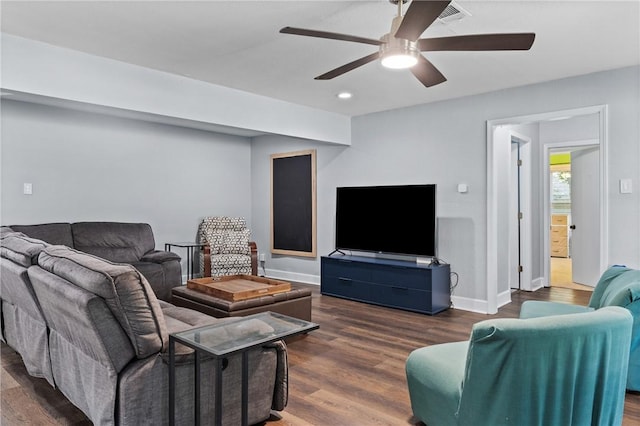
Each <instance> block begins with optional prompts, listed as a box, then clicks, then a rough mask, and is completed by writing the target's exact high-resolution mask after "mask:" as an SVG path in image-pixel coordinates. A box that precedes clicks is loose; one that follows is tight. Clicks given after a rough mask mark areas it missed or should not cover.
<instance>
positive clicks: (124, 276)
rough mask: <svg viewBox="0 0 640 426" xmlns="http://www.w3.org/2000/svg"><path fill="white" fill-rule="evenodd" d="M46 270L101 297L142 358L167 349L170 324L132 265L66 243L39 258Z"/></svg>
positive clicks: (44, 252)
mask: <svg viewBox="0 0 640 426" xmlns="http://www.w3.org/2000/svg"><path fill="white" fill-rule="evenodd" d="M38 264H39V265H40V267H41V268H42V269H44V270H45V271H48V272H50V273H52V274H54V275H57V276H59V277H61V278H64V279H65V280H67V281H69V282H70V283H72V284H74V285H76V286H78V287H80V288H82V289H84V290H86V291H89V292H91V293H93V294H96V295H98V296H100V297H101V298H102V299H104V300H105V303H106V304H107V306H108V307H109V309H110V310H111V312H112V313H113V315H114V317H115V318H116V319H117V320H118V322H119V323H120V326H121V327H122V328H123V330H124V331H125V333H126V334H127V336H128V337H129V339H130V340H131V344H132V346H133V348H134V350H135V353H136V356H137V357H138V358H145V357H147V356H149V355H151V354H154V353H156V352H159V351H162V350H164V348H165V347H166V345H167V343H168V337H167V336H168V335H167V329H166V324H165V322H164V318H163V315H162V310H161V309H160V305H159V304H158V300H157V299H156V296H155V295H154V293H153V290H152V289H151V286H150V285H149V283H148V282H147V280H146V279H145V278H144V276H142V274H140V272H138V270H136V269H135V268H134V267H133V266H131V265H126V264H117V263H113V262H110V261H107V260H104V259H102V258H99V257H96V256H92V255H89V254H86V253H82V252H80V251H78V250H74V249H70V248H68V247H64V246H50V247H48V248H46V249H45V250H44V251H43V252H42V253H41V254H40V256H39V257H38Z"/></svg>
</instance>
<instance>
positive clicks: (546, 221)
mask: <svg viewBox="0 0 640 426" xmlns="http://www.w3.org/2000/svg"><path fill="white" fill-rule="evenodd" d="M590 147H598V149H599V150H602V145H601V144H600V143H599V141H598V139H587V140H582V141H567V142H550V143H545V144H543V145H542V150H541V153H540V154H541V156H542V157H541V162H542V163H541V164H542V197H543V198H542V201H543V206H542V209H543V215H544V216H543V218H542V227H543V229H545V230H547V229H551V182H550V173H551V167H550V166H549V155H550V154H551V152H552V151H553V150H559V149H560V150H562V149H565V150H574V149H575V148H590ZM599 157H600V164H599V167H600V170H598V175H599V185H598V186H599V188H598V189H599V194H600V197H599V198H600V203H599V204H600V214H603V211H602V206H603V204H604V203H605V202H606V200H608V198H609V197H604V201H603V197H602V195H603V194H604V191H606V186H605V187H604V188H603V185H604V182H603V180H602V173H601V171H602V167H603V165H602V160H603V158H602V155H601V154H600V153H599ZM605 223H606V222H605ZM603 235H604V234H603V223H602V218H601V219H600V238H603ZM600 241H601V244H600V270H601V271H602V270H604V267H605V266H606V264H607V263H606V258H607V257H608V256H603V252H605V251H606V247H605V248H604V250H603V247H602V246H603V245H604V244H602V241H603V240H600ZM549 246H550V241H549V232H543V241H542V252H543V259H544V265H543V276H542V280H543V285H544V286H545V287H549V286H550V285H551V250H550V249H549ZM606 246H607V247H608V244H606Z"/></svg>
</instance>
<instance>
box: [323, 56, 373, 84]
mask: <svg viewBox="0 0 640 426" xmlns="http://www.w3.org/2000/svg"><path fill="white" fill-rule="evenodd" d="M379 57H380V52H376V53H372V54H371V55H367V56H365V57H362V58H360V59H356V60H355V61H353V62H349V63H348V64H345V65H343V66H341V67H338V68H336V69H333V70H331V71H329V72H326V73H324V74H322V75H319V76H317V77H316V78H315V79H316V80H331V79H332V78H334V77H337V76H339V75H342V74H344V73H346V72H349V71H351V70H353V69H356V68H358V67H361V66H362V65H365V64H368V63H369V62H371V61H375V60H376V59H378V58H379Z"/></svg>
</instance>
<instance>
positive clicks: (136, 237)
mask: <svg viewBox="0 0 640 426" xmlns="http://www.w3.org/2000/svg"><path fill="white" fill-rule="evenodd" d="M9 228H11V229H12V230H13V231H16V232H22V233H23V234H26V235H28V236H29V237H32V238H37V239H39V240H42V241H46V242H47V243H49V244H56V245H64V246H67V247H71V248H75V249H77V250H80V251H82V252H85V253H89V254H93V255H95V256H98V257H101V258H103V259H106V260H110V261H111V262H117V263H128V264H130V265H132V266H133V267H135V268H136V269H137V270H138V271H140V273H142V275H144V277H145V278H146V279H147V281H149V284H150V285H151V288H152V289H153V291H154V292H155V294H156V297H158V299H160V300H164V301H166V302H169V301H170V299H171V289H172V288H173V287H177V286H179V285H182V269H181V266H180V256H178V255H177V254H175V253H171V252H165V251H160V250H156V249H155V247H156V243H155V240H154V238H153V231H152V230H151V226H150V225H149V224H147V223H124V222H76V223H42V224H37V225H11V226H10V227H9Z"/></svg>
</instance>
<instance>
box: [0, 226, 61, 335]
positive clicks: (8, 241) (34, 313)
mask: <svg viewBox="0 0 640 426" xmlns="http://www.w3.org/2000/svg"><path fill="white" fill-rule="evenodd" d="M48 246H49V245H48V244H47V243H45V242H44V241H40V240H36V239H34V238H29V237H27V236H26V235H24V234H22V233H19V232H14V233H8V234H5V235H4V236H3V237H2V240H1V241H0V297H2V299H4V300H6V301H8V302H9V303H11V304H13V305H15V306H18V307H20V309H23V310H24V311H26V312H27V313H28V314H29V315H30V316H31V317H32V318H34V319H37V320H42V321H43V322H44V319H42V318H43V317H42V313H41V310H40V305H39V303H38V299H37V298H36V295H35V294H34V292H33V287H32V286H31V282H30V281H29V277H28V276H27V269H28V268H29V267H30V266H31V265H35V264H36V262H37V259H38V255H39V254H40V252H41V251H42V250H44V249H45V248H46V247H48ZM31 331H33V330H25V333H26V334H28V333H29V332H31Z"/></svg>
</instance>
